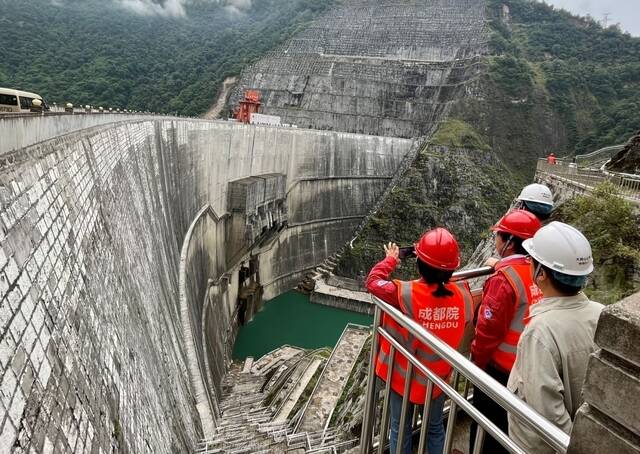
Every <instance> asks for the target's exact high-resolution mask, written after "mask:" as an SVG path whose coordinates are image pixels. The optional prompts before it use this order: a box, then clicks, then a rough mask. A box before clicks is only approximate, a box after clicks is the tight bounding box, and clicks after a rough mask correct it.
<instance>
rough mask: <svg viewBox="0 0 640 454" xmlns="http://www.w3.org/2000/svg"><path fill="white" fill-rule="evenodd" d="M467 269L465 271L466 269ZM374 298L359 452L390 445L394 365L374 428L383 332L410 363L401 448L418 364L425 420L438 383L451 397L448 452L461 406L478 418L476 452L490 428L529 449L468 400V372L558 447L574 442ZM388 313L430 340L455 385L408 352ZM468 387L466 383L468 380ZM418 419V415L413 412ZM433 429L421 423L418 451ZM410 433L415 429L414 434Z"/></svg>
mask: <svg viewBox="0 0 640 454" xmlns="http://www.w3.org/2000/svg"><path fill="white" fill-rule="evenodd" d="M489 271H490V269H487V267H485V268H480V269H476V270H468V271H464V272H461V273H456V274H454V276H456V278H457V280H460V279H468V278H472V277H477V276H482V275H486V274H488V272H489ZM463 273H464V274H463ZM462 276H463V277H462ZM372 298H373V302H374V304H375V306H376V311H375V316H374V322H373V330H374V336H373V340H372V342H373V344H372V346H371V358H370V366H369V376H368V381H367V395H366V401H365V408H364V416H363V425H362V435H361V439H360V452H361V453H362V454H369V453H370V452H372V449H374V448H377V452H378V453H383V452H384V449H385V445H386V444H387V441H388V430H389V427H388V426H389V395H390V394H389V393H390V382H391V380H390V378H391V377H390V374H391V371H392V370H393V367H389V369H388V370H389V373H388V376H387V380H386V384H385V388H384V394H383V396H384V397H383V403H382V406H381V414H380V418H379V420H380V424H379V426H378V428H379V433H378V434H377V437H376V436H375V434H374V429H375V427H376V424H375V423H376V420H377V419H378V418H377V416H378V411H379V410H380V408H378V407H379V406H378V405H377V391H376V386H375V382H376V374H375V363H376V358H377V353H378V346H379V336H382V337H383V338H384V339H386V340H387V341H388V342H389V343H390V344H391V347H390V351H389V357H390V358H391V359H390V361H391V363H393V361H394V358H395V355H397V354H400V355H402V356H404V357H405V358H407V368H406V373H405V389H404V393H403V396H402V411H401V415H402V416H401V421H400V424H399V429H398V432H399V433H398V443H397V446H398V452H399V450H400V447H401V446H402V441H403V438H404V437H405V436H406V434H404V426H405V418H406V413H407V408H408V404H409V399H408V394H409V389H410V388H409V383H410V380H409V379H408V378H409V377H411V375H412V372H413V370H414V369H417V370H418V371H419V372H421V373H422V374H424V375H425V377H426V378H427V382H428V385H427V392H426V397H425V404H426V405H423V409H422V415H421V416H422V418H421V421H428V418H429V405H428V404H429V403H430V402H431V397H432V394H433V390H434V386H437V387H439V388H440V389H442V391H443V393H444V394H446V396H447V397H448V398H449V399H450V402H451V403H450V411H449V417H448V419H449V420H448V423H447V427H446V434H445V445H444V446H445V447H444V452H445V454H448V453H449V451H450V449H451V445H452V442H453V435H454V431H455V418H456V413H457V410H458V409H461V410H463V411H464V412H466V413H467V415H469V416H470V417H471V418H472V419H473V420H474V421H476V422H477V423H478V430H477V432H476V438H475V445H474V450H473V453H474V454H477V453H480V452H481V450H482V446H483V443H484V436H485V433H488V434H490V435H491V436H492V437H493V438H495V439H496V440H497V441H498V442H499V443H500V444H501V445H502V446H504V447H505V448H506V449H507V450H508V451H509V452H512V453H518V454H526V452H525V451H524V450H523V449H522V448H520V447H519V446H518V445H517V444H516V443H515V442H514V441H513V440H511V439H510V438H509V436H508V434H506V433H505V432H503V431H502V430H500V429H499V428H498V427H497V426H496V425H495V424H494V423H493V422H491V421H490V420H489V419H488V418H487V417H486V416H485V415H483V414H482V413H481V412H480V411H478V410H477V409H476V408H475V407H474V406H473V405H472V404H471V403H469V401H468V400H467V399H466V397H465V395H464V394H466V390H465V392H464V393H463V394H461V393H460V392H459V391H458V389H457V384H458V381H459V378H460V377H464V378H466V379H467V383H469V382H471V383H472V384H473V385H474V387H476V388H478V389H480V390H482V391H483V392H484V393H485V394H486V395H487V396H489V398H491V399H492V400H494V401H495V402H496V403H497V404H498V405H500V406H501V407H502V408H504V409H505V410H506V411H507V412H509V413H510V414H512V415H513V416H515V417H517V418H518V419H519V420H521V421H522V422H524V423H525V424H526V425H527V426H528V427H530V428H531V429H533V430H534V431H535V432H536V433H537V434H538V435H540V437H541V438H542V439H543V440H544V441H545V442H546V443H547V444H548V445H549V446H551V447H552V448H553V449H555V450H556V452H559V453H565V452H566V450H567V447H568V445H569V435H567V434H566V433H564V432H563V431H562V430H560V429H559V428H558V427H556V426H555V425H554V424H552V423H551V422H550V421H548V420H547V419H545V418H544V417H543V416H541V415H540V414H539V413H537V412H536V411H535V410H533V409H532V408H531V407H529V406H528V405H527V404H526V403H525V402H523V401H522V400H520V399H519V398H518V397H516V396H515V395H514V394H512V393H511V392H509V391H508V390H507V389H506V388H505V387H504V386H502V385H501V384H500V383H498V382H497V381H496V380H495V379H493V378H492V377H491V376H489V375H488V374H487V373H486V372H484V371H483V370H482V369H480V368H479V367H477V366H476V365H475V364H473V363H472V362H471V361H469V360H468V359H467V358H466V357H465V356H463V355H462V354H461V353H459V352H458V351H456V350H455V349H453V348H451V347H450V346H449V345H447V344H446V343H444V342H443V341H442V340H440V339H439V338H438V337H437V336H435V335H434V334H432V333H431V332H429V331H428V330H426V329H424V328H423V327H422V326H421V325H420V324H419V323H417V322H416V321H414V320H413V319H411V318H410V317H407V316H406V315H404V314H403V313H402V312H401V311H399V310H398V309H396V308H395V307H393V306H391V305H389V304H387V303H385V302H384V301H382V300H380V299H379V298H376V297H372ZM383 313H384V314H387V315H388V316H390V317H391V318H392V319H394V320H395V321H396V322H397V323H398V324H400V325H401V326H402V327H404V328H406V329H407V330H408V331H409V332H410V333H411V334H412V335H413V336H415V338H416V339H417V340H418V341H420V342H422V343H423V344H425V345H427V346H428V347H429V348H431V349H432V350H433V352H434V353H435V354H437V355H438V356H439V357H440V358H441V359H443V360H444V361H446V362H447V363H448V364H449V365H450V366H451V367H452V370H453V375H452V380H451V382H452V383H453V386H452V385H451V384H449V383H447V382H446V381H444V380H443V379H441V378H440V377H439V376H438V375H436V374H434V373H433V372H432V371H431V370H430V369H428V368H427V367H425V366H424V365H423V364H422V363H421V362H420V360H419V359H418V358H417V357H416V356H415V355H414V354H413V352H409V351H408V350H407V349H406V348H405V347H404V346H403V345H401V344H400V343H399V342H398V341H397V340H396V339H395V338H394V337H393V336H392V335H391V334H390V333H389V332H388V331H386V330H385V329H384V327H383V326H381V324H380V322H381V319H382V314H383ZM391 363H390V364H391ZM465 388H467V386H465ZM414 422H415V418H414ZM427 431H428V424H421V428H420V437H419V448H418V452H420V453H422V452H424V450H425V445H426V436H427ZM409 436H411V435H409ZM376 438H377V442H375V443H374V439H376Z"/></svg>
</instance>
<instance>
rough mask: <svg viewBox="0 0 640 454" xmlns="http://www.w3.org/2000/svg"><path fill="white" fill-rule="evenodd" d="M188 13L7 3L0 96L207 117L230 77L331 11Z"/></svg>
mask: <svg viewBox="0 0 640 454" xmlns="http://www.w3.org/2000/svg"><path fill="white" fill-rule="evenodd" d="M183 3H184V4H185V7H186V15H184V16H178V17H176V16H165V15H153V14H151V15H149V14H147V15H141V14H136V13H135V12H133V11H131V10H129V9H125V8H123V7H122V6H121V5H122V3H118V2H116V1H115V0H56V1H52V0H28V1H24V0H0V30H3V33H2V34H1V36H0V86H1V87H12V88H22V89H26V90H30V91H35V92H38V93H40V94H41V95H43V96H45V98H46V99H49V100H50V101H53V102H58V103H61V102H72V103H74V104H76V105H78V104H93V105H103V106H113V107H121V108H129V109H137V110H151V111H156V112H175V113H178V114H183V115H197V114H201V113H203V112H205V111H206V110H207V108H209V107H210V105H211V104H212V102H213V100H214V99H215V96H216V93H217V91H218V89H219V88H220V83H221V81H222V80H223V79H224V78H225V77H227V76H230V75H234V74H239V73H240V71H241V69H242V68H243V67H244V66H245V65H247V64H248V63H250V62H252V61H253V60H255V59H256V58H258V57H259V56H260V55H262V54H264V52H266V51H268V50H269V49H271V48H272V47H274V46H275V45H277V44H279V43H281V42H282V41H284V40H285V39H286V38H288V37H289V36H291V35H292V34H293V33H294V32H295V31H296V30H297V29H299V28H300V27H304V25H305V24H306V23H307V22H309V21H310V20H311V19H313V18H314V17H315V16H316V15H317V14H318V13H319V12H321V11H322V10H324V8H326V7H327V6H329V5H330V4H331V1H330V0H327V1H316V0H260V1H256V2H253V5H252V6H250V7H248V8H246V9H243V10H240V9H237V8H234V9H230V8H228V7H226V6H225V2H217V1H214V0H191V1H189V2H183ZM241 3H242V4H244V5H246V6H249V5H251V4H252V3H251V2H250V1H249V2H241Z"/></svg>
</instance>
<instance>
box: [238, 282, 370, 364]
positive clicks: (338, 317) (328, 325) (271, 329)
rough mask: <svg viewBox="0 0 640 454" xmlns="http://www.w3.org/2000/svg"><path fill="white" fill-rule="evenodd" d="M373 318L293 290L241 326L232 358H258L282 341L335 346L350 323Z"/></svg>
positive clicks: (317, 345) (307, 345)
mask: <svg viewBox="0 0 640 454" xmlns="http://www.w3.org/2000/svg"><path fill="white" fill-rule="evenodd" d="M372 321H373V318H372V317H370V316H368V315H364V314H358V313H355V312H350V311H345V310H342V309H335V308H333V307H327V306H322V305H320V304H312V303H311V302H310V301H309V296H308V295H305V294H302V293H300V292H296V291H295V290H292V291H290V292H287V293H284V294H282V295H280V296H278V297H277V298H274V299H272V300H269V301H267V302H266V303H265V305H264V306H263V308H262V310H261V311H260V312H258V313H257V314H256V315H255V317H253V320H251V321H250V322H249V323H247V324H246V325H245V326H243V327H242V328H240V332H239V333H238V337H237V338H236V343H235V345H234V346H233V358H234V359H244V358H246V357H247V356H253V357H254V358H256V359H258V358H259V357H261V356H262V355H264V354H265V353H269V352H270V351H271V350H274V349H276V348H278V347H280V346H281V345H284V344H289V345H295V346H298V347H303V348H320V347H333V346H334V345H335V344H336V342H337V341H338V338H339V337H340V334H342V331H343V330H344V327H345V326H346V325H347V323H357V324H359V325H371V323H372Z"/></svg>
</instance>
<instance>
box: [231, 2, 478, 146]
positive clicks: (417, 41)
mask: <svg viewBox="0 0 640 454" xmlns="http://www.w3.org/2000/svg"><path fill="white" fill-rule="evenodd" d="M483 19H484V1H482V0H438V1H427V0H418V1H414V2H399V1H397V0H385V1H373V0H359V1H349V2H346V1H345V2H344V3H342V4H340V5H339V6H338V7H336V8H333V9H331V10H330V11H329V12H327V13H326V14H325V15H324V16H323V17H321V18H320V19H318V20H317V21H316V22H314V23H313V24H312V25H311V26H310V27H308V28H307V29H305V30H304V31H303V32H301V33H299V34H298V35H296V36H295V37H294V38H293V39H292V40H290V41H289V42H287V43H286V44H285V45H283V46H282V47H281V48H280V49H278V50H277V51H274V52H272V53H271V54H270V55H269V56H267V57H266V58H263V59H261V60H260V61H258V62H257V63H256V64H254V65H253V66H251V67H249V68H248V69H247V70H245V71H244V73H243V76H242V78H241V80H240V82H239V84H238V87H237V88H236V90H235V91H234V93H233V94H232V96H231V98H230V103H231V105H236V104H237V102H238V101H239V99H240V98H241V97H242V93H243V91H244V90H245V89H258V90H259V91H260V92H261V93H262V96H263V99H262V103H263V105H262V111H263V112H264V113H267V114H272V115H279V116H281V117H282V119H283V122H284V123H292V124H296V125H298V126H300V127H305V128H307V127H308V128H315V129H332V130H339V131H349V132H357V133H364V134H376V135H385V136H394V137H418V136H421V135H424V134H425V133H426V132H427V131H428V130H429V127H430V126H431V125H433V123H434V122H437V121H439V120H441V119H442V117H443V116H444V115H446V113H447V112H448V110H449V106H450V104H451V103H452V102H453V101H455V100H456V99H458V98H459V97H460V96H462V95H463V94H464V93H465V87H466V84H467V83H468V82H469V81H470V80H472V79H473V78H474V77H475V76H477V75H478V73H479V71H480V67H479V62H480V61H479V56H480V55H482V54H483V53H484V52H485V51H486V36H485V34H484V32H483V30H484V22H483Z"/></svg>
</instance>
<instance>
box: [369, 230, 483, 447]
mask: <svg viewBox="0 0 640 454" xmlns="http://www.w3.org/2000/svg"><path fill="white" fill-rule="evenodd" d="M384 250H385V253H386V257H385V259H384V260H382V261H381V262H379V263H378V264H377V265H375V266H374V267H373V269H372V270H371V272H370V273H369V276H368V277H367V289H368V290H369V292H371V293H372V294H373V295H375V296H377V297H378V298H380V299H382V300H384V301H385V302H387V303H389V304H391V305H392V306H395V307H398V308H399V309H400V310H401V311H402V312H403V313H404V314H406V315H407V316H408V317H411V318H412V319H414V320H415V321H416V322H418V323H420V324H421V325H422V326H424V327H425V328H426V329H428V330H429V331H430V332H432V333H433V334H435V335H436V336H438V337H439V338H440V339H442V340H443V341H444V342H446V343H447V344H449V345H450V346H451V347H453V348H458V346H459V344H460V342H461V340H462V337H463V334H464V329H465V324H466V323H470V322H471V318H472V312H473V309H472V307H473V300H472V297H471V292H470V291H469V286H468V284H467V283H466V282H456V283H450V282H449V279H450V278H451V275H452V274H453V271H454V270H455V269H456V268H458V267H459V266H460V249H459V247H458V243H457V241H456V239H455V238H454V237H453V235H452V234H451V233H449V231H447V230H446V229H443V228H436V229H433V230H430V231H428V232H426V233H425V234H424V235H422V237H421V238H420V240H419V241H418V243H417V244H416V245H415V255H416V256H417V267H418V273H419V274H420V278H419V279H416V280H413V281H409V282H406V281H399V280H393V281H390V280H389V275H390V274H391V273H392V272H393V270H394V269H395V268H396V266H397V265H398V263H399V248H398V246H397V245H396V244H395V243H389V244H387V245H385V246H384ZM382 326H383V328H384V329H385V330H387V331H388V332H389V333H390V334H391V335H392V336H393V337H394V338H395V339H396V340H397V341H398V342H399V343H400V344H401V345H402V346H404V347H405V348H406V349H407V350H409V351H410V352H415V355H416V356H417V357H418V359H419V360H420V361H421V362H422V364H424V365H425V366H426V367H428V368H429V369H431V370H432V371H433V372H434V373H436V374H437V375H438V376H439V377H441V378H442V379H445V380H446V379H447V377H448V376H449V374H450V372H451V367H450V366H449V365H448V364H447V363H446V362H445V361H443V360H441V359H440V358H439V357H438V356H437V355H436V354H434V352H433V351H432V350H431V349H430V348H429V347H427V346H426V345H424V344H422V343H421V342H419V341H417V340H416V339H415V338H414V337H413V336H412V335H410V333H409V332H408V331H407V330H406V329H405V328H403V327H402V326H400V325H399V324H398V323H396V322H395V321H394V320H393V319H392V318H391V317H389V316H387V315H386V314H385V315H384V316H383V318H382ZM390 347H391V345H390V343H389V342H388V341H387V340H386V339H383V338H382V337H380V350H379V352H378V357H377V361H376V375H377V376H378V377H379V378H381V379H382V380H383V381H387V379H388V376H389V375H388V374H389V367H390V366H391V367H392V369H391V384H390V386H391V391H390V396H389V402H390V413H391V435H390V439H391V452H394V453H395V452H396V447H397V446H398V443H399V440H398V434H399V428H400V419H401V416H402V415H401V412H402V400H403V398H402V395H403V393H404V387H405V377H406V371H407V365H408V360H407V359H406V358H405V357H404V356H402V354H400V353H398V352H397V351H395V354H394V356H393V357H390ZM411 377H412V378H411V382H410V393H409V396H408V398H409V403H408V406H407V413H406V414H405V418H404V431H403V433H404V436H403V437H402V442H401V443H402V450H401V451H400V452H402V453H405V454H410V453H411V423H412V415H413V405H414V404H415V405H424V403H425V399H427V396H426V390H427V379H426V377H425V376H424V375H423V374H422V373H420V372H419V371H417V370H416V369H414V373H413V374H412V376H411ZM444 399H445V394H444V393H443V392H442V390H441V389H440V388H437V387H434V388H433V395H432V399H431V403H430V405H431V407H430V411H429V427H428V435H427V437H428V438H427V452H428V453H429V454H441V453H442V451H443V449H444V426H443V424H442V412H443V406H444Z"/></svg>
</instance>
